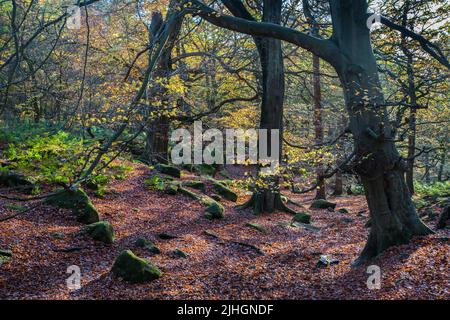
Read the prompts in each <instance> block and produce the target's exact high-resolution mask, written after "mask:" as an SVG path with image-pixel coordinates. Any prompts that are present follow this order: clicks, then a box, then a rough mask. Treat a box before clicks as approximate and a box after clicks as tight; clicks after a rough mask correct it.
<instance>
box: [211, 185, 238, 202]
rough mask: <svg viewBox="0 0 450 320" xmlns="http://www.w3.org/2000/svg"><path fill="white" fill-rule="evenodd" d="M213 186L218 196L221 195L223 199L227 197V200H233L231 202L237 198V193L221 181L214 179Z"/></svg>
mask: <svg viewBox="0 0 450 320" xmlns="http://www.w3.org/2000/svg"><path fill="white" fill-rule="evenodd" d="M213 187H214V190H216V192H217V193H218V194H219V195H220V196H222V197H223V198H224V199H227V200H229V201H233V202H236V201H237V199H238V196H237V194H236V193H235V192H234V191H233V190H231V189H230V188H228V187H227V186H225V185H224V184H222V183H221V182H219V181H214V182H213Z"/></svg>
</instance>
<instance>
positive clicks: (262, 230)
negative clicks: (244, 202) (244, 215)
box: [245, 222, 267, 233]
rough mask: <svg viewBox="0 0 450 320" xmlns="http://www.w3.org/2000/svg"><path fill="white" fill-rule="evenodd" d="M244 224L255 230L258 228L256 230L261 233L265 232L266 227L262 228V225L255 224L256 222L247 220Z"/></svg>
mask: <svg viewBox="0 0 450 320" xmlns="http://www.w3.org/2000/svg"><path fill="white" fill-rule="evenodd" d="M245 225H246V226H247V227H250V228H253V229H255V230H258V231H259V232H261V233H267V229H266V228H264V227H263V226H260V225H259V224H257V223H253V222H247V223H246V224H245Z"/></svg>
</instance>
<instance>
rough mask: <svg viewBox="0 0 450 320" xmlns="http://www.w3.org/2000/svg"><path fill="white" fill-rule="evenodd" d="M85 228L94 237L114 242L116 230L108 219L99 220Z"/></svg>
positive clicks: (98, 239) (106, 241) (105, 241)
mask: <svg viewBox="0 0 450 320" xmlns="http://www.w3.org/2000/svg"><path fill="white" fill-rule="evenodd" d="M84 230H85V231H86V232H87V234H89V235H90V236H91V237H92V239H94V240H97V241H101V242H104V243H108V244H111V243H113V242H114V230H113V227H112V226H111V224H110V223H109V222H107V221H99V222H95V223H92V224H90V225H87V226H86V227H84Z"/></svg>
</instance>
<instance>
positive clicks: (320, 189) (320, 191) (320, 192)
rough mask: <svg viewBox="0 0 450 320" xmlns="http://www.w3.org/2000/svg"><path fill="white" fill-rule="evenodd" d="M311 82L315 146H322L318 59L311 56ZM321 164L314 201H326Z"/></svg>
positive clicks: (318, 166) (318, 167) (320, 165)
mask: <svg viewBox="0 0 450 320" xmlns="http://www.w3.org/2000/svg"><path fill="white" fill-rule="evenodd" d="M313 82H314V130H315V138H316V144H317V145H322V144H323V124H322V92H321V86H320V59H319V57H318V56H316V55H313ZM323 175H324V171H323V164H322V163H319V164H318V165H317V190H316V199H326V197H327V193H326V187H325V179H324V178H323Z"/></svg>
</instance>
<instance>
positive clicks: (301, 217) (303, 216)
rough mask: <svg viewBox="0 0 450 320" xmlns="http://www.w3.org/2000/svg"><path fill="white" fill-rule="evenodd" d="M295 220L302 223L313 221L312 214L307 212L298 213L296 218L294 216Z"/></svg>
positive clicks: (293, 219)
mask: <svg viewBox="0 0 450 320" xmlns="http://www.w3.org/2000/svg"><path fill="white" fill-rule="evenodd" d="M292 221H293V222H301V223H306V224H308V223H311V215H309V214H308V213H306V212H299V213H297V214H296V215H295V216H294V218H292Z"/></svg>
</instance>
